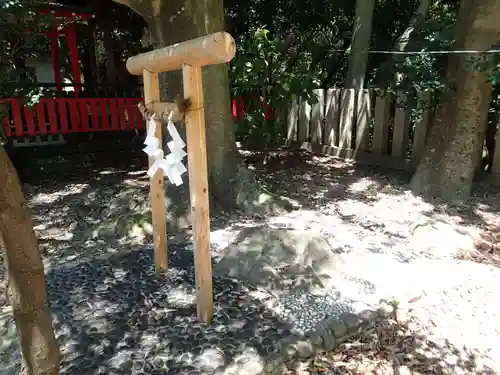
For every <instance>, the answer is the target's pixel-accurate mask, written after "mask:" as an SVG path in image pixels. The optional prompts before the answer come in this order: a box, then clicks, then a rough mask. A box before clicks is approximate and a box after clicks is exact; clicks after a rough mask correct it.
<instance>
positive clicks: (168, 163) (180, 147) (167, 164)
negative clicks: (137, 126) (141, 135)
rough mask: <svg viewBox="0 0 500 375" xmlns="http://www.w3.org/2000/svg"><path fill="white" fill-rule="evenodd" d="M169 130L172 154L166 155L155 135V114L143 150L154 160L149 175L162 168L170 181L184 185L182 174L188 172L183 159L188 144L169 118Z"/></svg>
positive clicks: (150, 121)
mask: <svg viewBox="0 0 500 375" xmlns="http://www.w3.org/2000/svg"><path fill="white" fill-rule="evenodd" d="M167 129H168V132H169V133H170V136H171V137H172V140H171V141H170V142H168V143H167V146H168V148H169V149H170V154H168V155H167V156H164V154H163V151H162V150H161V149H160V140H159V139H158V138H156V137H155V133H156V121H155V120H154V116H151V119H150V120H149V124H148V129H147V133H146V139H145V140H144V145H145V146H146V147H144V149H143V151H144V152H145V153H146V154H148V156H150V157H151V158H152V160H153V163H152V164H151V167H150V168H149V170H148V176H149V177H150V178H151V177H153V176H154V175H155V173H156V172H157V171H158V169H162V170H163V173H164V174H165V176H167V178H168V179H169V181H170V182H171V183H173V184H175V185H176V186H179V185H182V177H181V176H182V175H183V174H184V173H186V172H187V169H186V167H185V166H184V164H182V159H184V157H185V156H186V155H187V153H186V151H184V147H186V144H185V143H184V141H183V140H182V138H181V136H180V135H179V132H178V131H177V129H176V128H175V125H174V124H173V122H172V121H170V120H169V122H168V125H167Z"/></svg>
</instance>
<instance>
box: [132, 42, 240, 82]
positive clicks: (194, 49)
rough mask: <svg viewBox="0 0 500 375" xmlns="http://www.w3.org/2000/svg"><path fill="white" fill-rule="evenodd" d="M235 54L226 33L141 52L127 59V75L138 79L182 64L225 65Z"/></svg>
mask: <svg viewBox="0 0 500 375" xmlns="http://www.w3.org/2000/svg"><path fill="white" fill-rule="evenodd" d="M235 54H236V43H235V42H234V39H233V37H232V36H231V35H230V34H228V33H226V32H218V33H215V34H211V35H206V36H202V37H200V38H196V39H191V40H188V41H185V42H182V43H177V44H174V45H171V46H168V47H165V48H160V49H155V50H154V51H150V52H146V53H141V54H140V55H136V56H133V57H130V58H129V59H128V60H127V70H128V71H129V72H130V74H133V75H136V76H139V75H141V74H142V73H143V71H144V70H147V71H148V72H150V73H161V72H168V71H171V70H180V69H182V68H183V66H184V65H190V66H206V65H213V64H222V63H227V62H229V61H231V60H232V58H233V57H234V55H235Z"/></svg>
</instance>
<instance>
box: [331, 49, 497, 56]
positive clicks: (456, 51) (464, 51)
mask: <svg viewBox="0 0 500 375" xmlns="http://www.w3.org/2000/svg"><path fill="white" fill-rule="evenodd" d="M333 52H344V53H351V50H341V49H337V50H333ZM359 52H366V53H371V54H384V55H451V54H463V55H467V54H493V53H500V49H489V50H483V51H472V50H471V51H467V50H461V51H460V50H454V51H446V50H442V51H385V50H361V51H359Z"/></svg>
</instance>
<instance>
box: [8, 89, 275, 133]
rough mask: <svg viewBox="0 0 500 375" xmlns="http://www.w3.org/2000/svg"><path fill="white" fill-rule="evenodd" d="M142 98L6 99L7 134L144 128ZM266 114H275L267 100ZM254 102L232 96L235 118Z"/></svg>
mask: <svg viewBox="0 0 500 375" xmlns="http://www.w3.org/2000/svg"><path fill="white" fill-rule="evenodd" d="M142 100H143V99H142V98H46V99H41V100H40V102H39V103H38V104H36V105H34V106H32V107H28V106H26V105H24V103H23V101H22V100H19V99H3V100H1V101H0V102H2V103H4V104H5V103H7V105H8V107H9V108H8V109H9V115H8V116H5V117H4V119H3V124H4V127H5V135H6V136H7V137H22V136H37V135H49V134H68V133H84V132H99V131H120V130H133V129H144V128H145V124H144V120H143V118H142V115H141V114H140V112H139V109H138V108H137V104H138V103H139V102H140V101H142ZM260 105H262V106H263V107H264V108H265V111H266V112H265V118H266V119H267V120H271V119H272V118H273V111H272V109H271V108H270V107H269V106H267V104H266V103H265V102H263V103H261V104H260ZM250 108H251V104H250V103H248V102H247V104H245V103H244V100H243V98H238V99H233V101H232V112H233V116H234V118H235V120H242V119H244V117H245V113H246V112H248V110H249V109H250Z"/></svg>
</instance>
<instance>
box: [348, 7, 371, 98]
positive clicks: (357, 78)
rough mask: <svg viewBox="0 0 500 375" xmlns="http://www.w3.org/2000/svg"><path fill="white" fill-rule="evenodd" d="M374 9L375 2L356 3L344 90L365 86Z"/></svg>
mask: <svg viewBox="0 0 500 375" xmlns="http://www.w3.org/2000/svg"><path fill="white" fill-rule="evenodd" d="M374 7H375V0H357V1H356V16H355V18H356V19H355V21H354V26H353V30H352V42H351V55H350V57H349V69H348V72H347V77H346V80H345V87H346V88H351V89H356V90H361V89H363V87H364V85H365V78H366V66H367V63H368V50H369V49H370V40H371V36H372V21H373V9H374Z"/></svg>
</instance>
